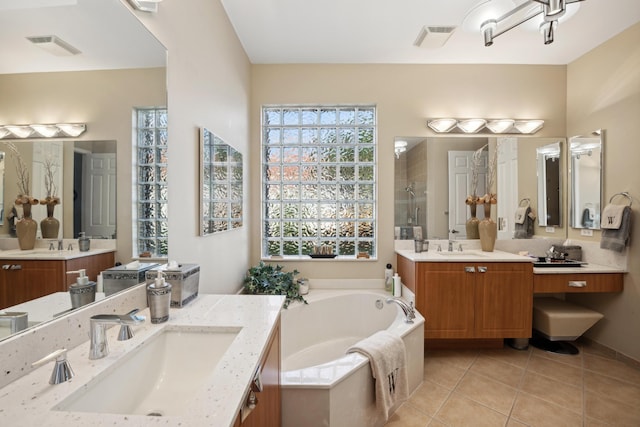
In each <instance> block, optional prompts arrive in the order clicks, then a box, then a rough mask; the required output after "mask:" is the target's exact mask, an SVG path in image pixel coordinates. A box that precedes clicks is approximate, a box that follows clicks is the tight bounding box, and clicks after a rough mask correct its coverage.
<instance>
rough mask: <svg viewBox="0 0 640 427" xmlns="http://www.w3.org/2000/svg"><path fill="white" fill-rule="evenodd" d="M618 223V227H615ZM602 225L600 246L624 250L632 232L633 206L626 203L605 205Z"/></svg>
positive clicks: (619, 250)
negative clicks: (625, 204)
mask: <svg viewBox="0 0 640 427" xmlns="http://www.w3.org/2000/svg"><path fill="white" fill-rule="evenodd" d="M611 206H613V207H611ZM618 206H619V207H618ZM620 208H622V209H620ZM619 211H621V213H619ZM616 225H618V227H617V228H613V227H615V226H616ZM601 227H602V238H601V239H600V248H602V249H610V250H612V251H616V252H622V251H623V250H624V248H625V246H627V244H628V243H629V235H630V234H631V207H630V206H624V205H607V206H605V208H604V211H603V212H602V225H601Z"/></svg>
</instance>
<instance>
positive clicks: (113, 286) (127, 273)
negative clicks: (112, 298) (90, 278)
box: [102, 262, 160, 296]
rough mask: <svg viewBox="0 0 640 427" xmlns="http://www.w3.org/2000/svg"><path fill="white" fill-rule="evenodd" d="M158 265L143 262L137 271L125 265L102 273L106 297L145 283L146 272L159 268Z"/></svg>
mask: <svg viewBox="0 0 640 427" xmlns="http://www.w3.org/2000/svg"><path fill="white" fill-rule="evenodd" d="M159 265H160V264H158V263H153V262H146V263H145V262H141V263H140V264H139V265H138V268H137V269H135V270H134V269H128V268H126V266H125V265H119V266H117V267H111V268H109V269H107V270H105V271H103V272H102V283H103V286H104V295H105V296H108V295H112V294H115V293H116V292H120V291H121V290H123V289H127V288H130V287H131V286H134V285H137V284H139V283H144V282H145V272H146V271H147V270H149V269H150V268H154V267H157V266H159Z"/></svg>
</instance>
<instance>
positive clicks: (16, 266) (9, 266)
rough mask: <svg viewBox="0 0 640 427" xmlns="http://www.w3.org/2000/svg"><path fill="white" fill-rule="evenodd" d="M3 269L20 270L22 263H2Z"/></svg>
mask: <svg viewBox="0 0 640 427" xmlns="http://www.w3.org/2000/svg"><path fill="white" fill-rule="evenodd" d="M2 269H3V270H22V265H20V264H2Z"/></svg>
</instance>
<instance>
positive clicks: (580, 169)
mask: <svg viewBox="0 0 640 427" xmlns="http://www.w3.org/2000/svg"><path fill="white" fill-rule="evenodd" d="M603 136H604V132H603V131H602V130H597V131H594V132H592V133H591V135H586V136H582V135H580V136H574V137H571V138H570V139H569V154H570V160H569V180H570V181H569V182H570V186H569V187H570V189H571V190H570V191H571V205H570V225H571V227H573V228H589V229H592V230H599V229H600V209H601V207H602V165H603V163H602V157H603V143H604V141H603Z"/></svg>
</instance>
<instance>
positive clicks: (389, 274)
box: [384, 264, 393, 292]
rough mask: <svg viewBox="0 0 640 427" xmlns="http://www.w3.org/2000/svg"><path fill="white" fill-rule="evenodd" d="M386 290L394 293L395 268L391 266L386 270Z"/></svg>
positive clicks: (388, 265)
mask: <svg viewBox="0 0 640 427" xmlns="http://www.w3.org/2000/svg"><path fill="white" fill-rule="evenodd" d="M384 289H385V291H388V292H392V291H393V267H392V266H391V264H387V267H386V268H385V269H384Z"/></svg>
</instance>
